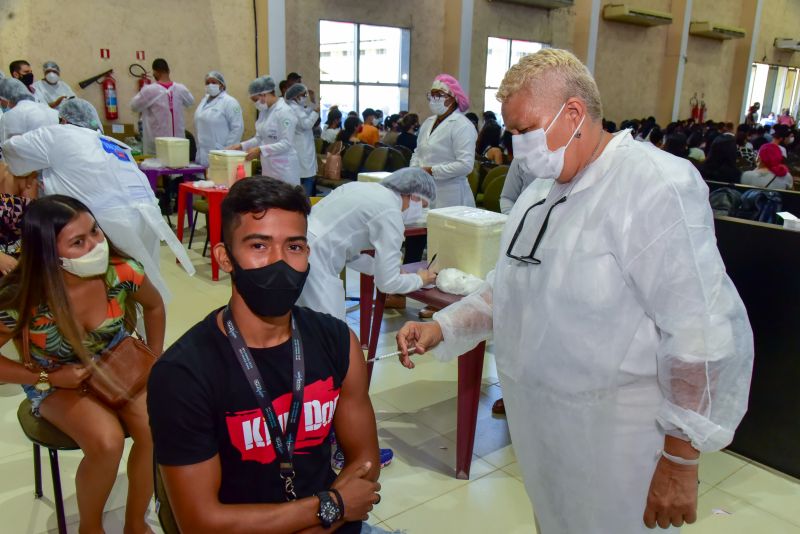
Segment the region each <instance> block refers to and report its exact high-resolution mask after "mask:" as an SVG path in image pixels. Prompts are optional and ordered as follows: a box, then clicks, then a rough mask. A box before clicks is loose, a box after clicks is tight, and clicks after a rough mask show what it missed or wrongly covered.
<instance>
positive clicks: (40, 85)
mask: <svg viewBox="0 0 800 534" xmlns="http://www.w3.org/2000/svg"><path fill="white" fill-rule="evenodd" d="M42 67H43V69H44V79H43V80H37V81H35V82H33V88H34V90H35V91H36V93H35V94H36V95H37V96H38V98H39V100H40V101H42V102H44V103H45V104H47V105H49V106H50V107H51V108H57V107H58V106H59V105H61V102H63V101H64V100H66V99H67V98H75V92H74V91H73V90H72V87H70V86H69V85H68V84H67V83H66V82H65V81H64V80H62V79H61V67H59V66H58V64H57V63H56V62H55V61H47V62H45V64H44V65H43V66H42Z"/></svg>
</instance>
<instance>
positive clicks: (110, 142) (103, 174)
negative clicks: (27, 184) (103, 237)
mask: <svg viewBox="0 0 800 534" xmlns="http://www.w3.org/2000/svg"><path fill="white" fill-rule="evenodd" d="M59 113H60V115H61V120H62V122H64V124H63V125H59V124H58V121H55V123H54V125H52V126H45V127H41V128H38V129H36V130H33V131H30V132H27V133H24V134H22V135H18V136H16V137H14V138H12V139H10V140H9V141H6V142H5V143H3V145H2V149H3V156H4V159H5V160H6V163H8V167H9V169H10V171H11V173H12V174H14V175H15V176H25V175H28V174H30V173H32V172H40V173H41V178H42V181H43V187H44V194H48V195H50V194H62V195H68V196H71V197H73V198H76V199H78V200H80V201H81V202H83V203H84V204H86V205H87V206H88V207H89V209H90V210H91V211H92V213H93V214H94V215H95V218H96V219H97V222H98V223H99V225H100V227H101V228H102V229H103V232H105V233H106V234H107V235H108V236H109V238H110V239H111V240H112V241H113V242H114V244H116V245H117V246H118V247H119V248H120V250H122V251H123V252H125V253H126V254H128V255H129V256H131V257H132V258H135V259H136V260H138V261H139V262H141V263H142V265H144V269H145V272H146V273H147V276H148V278H150V280H152V282H153V284H154V285H155V286H156V288H158V290H159V292H160V293H161V295H162V297H163V298H164V301H165V302H166V301H168V300H169V296H170V293H169V290H168V289H167V285H166V282H165V281H164V279H163V278H162V277H161V269H160V263H159V261H160V254H159V252H160V244H161V241H166V242H167V244H168V245H169V247H170V248H171V249H172V251H173V252H174V253H175V255H176V256H177V257H178V259H179V260H180V262H181V264H182V265H183V267H184V269H186V271H187V272H188V273H189V274H190V275H193V274H194V273H195V269H194V266H193V265H192V263H191V261H190V260H189V257H188V256H187V255H186V251H185V249H184V248H183V245H181V243H180V242H179V241H178V239H177V238H176V237H175V234H174V233H173V232H172V229H171V228H170V227H169V226H168V225H167V223H166V222H164V219H163V218H162V216H161V211H160V210H159V208H158V201H157V200H156V197H155V195H154V194H153V190H152V188H151V187H150V183H149V182H148V180H147V177H145V175H144V174H143V173H142V172H141V171H140V170H139V167H138V166H137V165H136V162H135V161H134V160H133V156H132V155H131V151H130V148H128V147H127V146H126V145H124V144H123V143H121V142H119V141H117V140H115V139H113V138H111V137H106V136H104V135H101V134H100V133H99V132H98V129H99V127H100V119H99V118H98V116H97V111H96V110H95V109H94V107H92V105H91V104H90V103H89V102H87V101H85V100H82V99H78V98H75V99H71V100H67V101H66V102H64V103H63V104H61V106H60V107H59Z"/></svg>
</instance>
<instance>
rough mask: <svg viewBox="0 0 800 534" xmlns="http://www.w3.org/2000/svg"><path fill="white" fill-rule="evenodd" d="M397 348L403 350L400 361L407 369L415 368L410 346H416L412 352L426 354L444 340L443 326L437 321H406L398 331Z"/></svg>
mask: <svg viewBox="0 0 800 534" xmlns="http://www.w3.org/2000/svg"><path fill="white" fill-rule="evenodd" d="M395 339H396V340H397V349H398V350H399V351H401V352H402V354H401V355H400V363H401V364H403V367H405V368H406V369H413V368H414V362H412V361H411V356H410V355H409V354H408V347H410V346H412V345H413V346H414V350H413V352H412V354H415V353H416V354H425V353H426V352H427V351H428V350H429V349H432V348H433V347H435V346H436V345H438V344H439V343H441V342H442V341H444V336H443V335H442V327H441V326H439V323H437V322H436V321H433V322H428V323H406V324H404V325H403V328H401V329H400V331H399V332H397V336H396V338H395Z"/></svg>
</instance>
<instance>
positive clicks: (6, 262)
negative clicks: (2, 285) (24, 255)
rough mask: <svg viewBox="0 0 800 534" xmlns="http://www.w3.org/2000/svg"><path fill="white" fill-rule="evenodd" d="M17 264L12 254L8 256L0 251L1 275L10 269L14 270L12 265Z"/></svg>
mask: <svg viewBox="0 0 800 534" xmlns="http://www.w3.org/2000/svg"><path fill="white" fill-rule="evenodd" d="M16 266H17V260H16V258H14V257H13V256H9V255H8V254H5V253H3V252H0V274H2V275H3V276H5V275H7V274H8V273H10V272H11V271H13V270H14V267H16Z"/></svg>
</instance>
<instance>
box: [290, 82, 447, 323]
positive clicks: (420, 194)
mask: <svg viewBox="0 0 800 534" xmlns="http://www.w3.org/2000/svg"><path fill="white" fill-rule="evenodd" d="M293 87H297V85H294V86H293ZM434 200H436V186H435V184H434V182H433V179H432V178H431V176H430V175H428V174H427V173H425V172H424V171H422V170H421V169H419V168H413V167H409V168H405V169H400V170H399V171H396V172H394V173H392V175H391V176H387V177H386V178H385V179H384V180H383V182H382V183H373V182H353V183H350V184H346V185H343V186H341V187H338V188H336V189H334V190H333V192H332V193H331V194H329V195H327V196H326V197H324V198H323V199H322V200H321V201H320V202H319V203H317V204H316V205H315V206H314V207H313V208H312V210H311V215H310V216H309V218H308V243H309V246H310V247H311V256H310V257H309V263H311V262H312V260H313V263H311V264H312V265H313V266H314V267H312V269H311V271H309V273H308V279H307V280H306V284H305V286H304V288H303V293H302V294H301V295H300V300H299V301H298V304H300V305H302V306H306V307H308V308H311V309H312V310H316V311H320V312H324V313H327V314H330V315H333V316H334V317H336V318H338V319H341V320H343V321H344V320H345V318H346V317H345V316H346V303H345V292H344V285H343V284H342V281H341V279H340V278H339V274H340V273H341V272H342V270H343V269H344V268H345V267H350V268H352V269H355V270H357V271H359V272H362V273H365V274H370V275H373V276H374V277H375V285H376V286H377V288H378V289H379V290H380V291H382V292H384V293H387V294H405V293H410V292H412V291H416V290H418V289H419V288H421V287H422V286H423V285H427V284H432V283H433V282H435V281H436V273H435V272H433V271H427V270H420V271H419V272H418V273H416V274H413V273H410V274H401V272H400V267H401V266H402V265H403V257H402V254H401V250H400V249H401V247H402V246H403V240H404V239H405V238H404V233H405V223H406V221H415V220H416V219H418V218H419V217H420V215H421V214H422V210H423V208H424V207H425V206H427V205H428V203H430V202H433V201H434ZM364 250H374V251H375V256H374V257H373V256H370V255H368V254H362V251H364Z"/></svg>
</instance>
